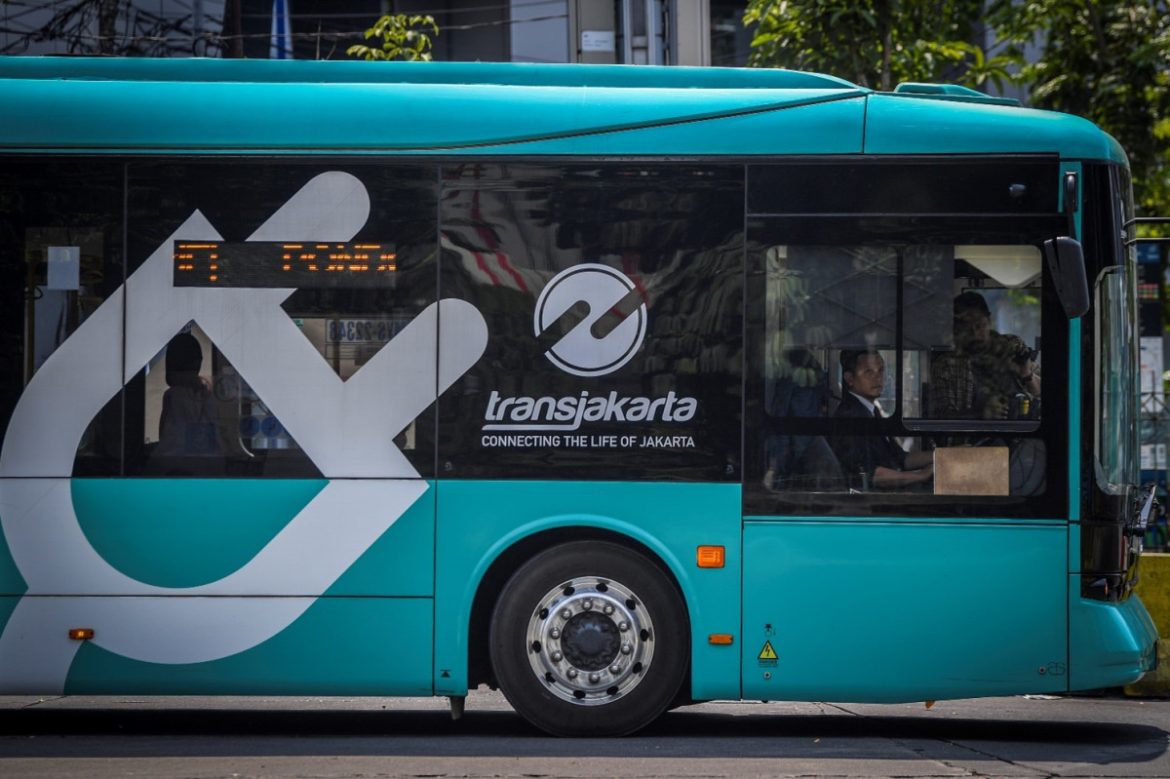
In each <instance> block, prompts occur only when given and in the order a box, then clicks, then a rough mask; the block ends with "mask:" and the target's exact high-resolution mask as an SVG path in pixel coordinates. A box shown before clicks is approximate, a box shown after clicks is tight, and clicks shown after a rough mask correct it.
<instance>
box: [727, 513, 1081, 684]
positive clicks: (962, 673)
mask: <svg viewBox="0 0 1170 779" xmlns="http://www.w3.org/2000/svg"><path fill="white" fill-rule="evenodd" d="M1066 535H1067V530H1066V528H1065V527H1064V526H1063V525H1059V524H1055V523H1053V524H1050V525H1038V524H1030V525H1021V524H1014V523H1013V524H1003V525H993V524H986V525H941V524H933V523H921V524H914V523H905V524H896V523H888V522H881V521H873V520H870V521H864V520H862V521H849V520H844V521H842V520H829V521H815V520H810V521H805V520H795V521H793V520H788V521H784V522H775V521H773V522H750V521H749V522H748V523H747V526H746V527H745V531H744V587H743V589H744V629H743V630H744V641H743V649H742V653H743V666H744V682H743V688H744V697H745V698H761V699H771V700H775V699H785V700H840V701H870V702H882V703H892V702H899V701H915V700H932V699H943V698H961V697H974V696H986V695H1002V694H1009V693H1026V692H1050V691H1061V690H1064V689H1066V685H1067V681H1068V680H1067V676H1066V675H1065V664H1066V658H1067V656H1068V655H1067V638H1066V622H1065V614H1064V608H1063V604H1064V603H1065V592H1064V589H1063V582H1064V581H1065V580H1066V575H1065V571H1066V569H1065V543H1066Z"/></svg>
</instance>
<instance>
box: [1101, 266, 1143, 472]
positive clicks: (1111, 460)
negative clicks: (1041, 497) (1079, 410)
mask: <svg viewBox="0 0 1170 779" xmlns="http://www.w3.org/2000/svg"><path fill="white" fill-rule="evenodd" d="M1096 298H1097V299H1096V301H1095V304H1094V306H1093V308H1094V309H1095V310H1096V312H1097V313H1096V330H1097V334H1096V337H1097V342H1098V343H1099V344H1100V347H1099V350H1098V354H1099V355H1100V356H1099V357H1098V358H1097V359H1098V360H1099V363H1098V365H1097V366H1096V371H1095V373H1096V374H1097V404H1096V406H1097V407H1096V411H1097V414H1096V418H1097V429H1096V431H1095V432H1096V441H1095V442H1094V443H1095V449H1096V452H1097V457H1096V461H1097V462H1096V468H1095V471H1096V477H1097V484H1098V486H1099V487H1100V488H1101V489H1102V490H1103V491H1105V492H1106V493H1108V494H1111V495H1120V494H1122V493H1123V492H1124V491H1125V489H1126V488H1127V486H1128V485H1132V484H1137V483H1138V477H1139V471H1138V467H1139V463H1138V462H1137V461H1136V460H1135V458H1134V457H1133V456H1132V454H1131V453H1132V452H1135V451H1137V442H1136V441H1135V440H1134V438H1135V436H1136V431H1137V424H1136V420H1137V399H1138V392H1137V387H1136V385H1135V382H1134V377H1135V376H1137V375H1139V374H1138V370H1137V361H1138V356H1137V354H1136V349H1135V348H1134V347H1135V344H1136V342H1137V335H1136V333H1135V332H1134V331H1135V329H1136V327H1137V313H1136V309H1137V301H1136V293H1135V290H1134V284H1133V277H1132V276H1131V275H1130V274H1129V273H1127V272H1126V267H1125V266H1116V267H1113V268H1110V269H1109V270H1108V271H1107V272H1106V273H1104V274H1102V276H1101V278H1100V280H1098V282H1097V290H1096ZM1127 368H1128V369H1127Z"/></svg>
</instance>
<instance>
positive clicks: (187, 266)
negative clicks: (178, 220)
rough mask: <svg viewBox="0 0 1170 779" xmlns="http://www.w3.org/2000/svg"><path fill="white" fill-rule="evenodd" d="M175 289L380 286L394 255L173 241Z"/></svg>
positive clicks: (333, 247)
mask: <svg viewBox="0 0 1170 779" xmlns="http://www.w3.org/2000/svg"><path fill="white" fill-rule="evenodd" d="M174 267H175V286H176V287H250V288H265V287H287V288H297V289H304V288H306V287H325V288H354V287H386V286H390V285H392V284H393V279H394V273H395V271H397V270H398V254H397V252H396V251H395V247H394V245H393V244H384V243H308V242H298V243H283V242H277V241H247V242H242V243H227V242H221V241H198V242H196V241H175V266H174Z"/></svg>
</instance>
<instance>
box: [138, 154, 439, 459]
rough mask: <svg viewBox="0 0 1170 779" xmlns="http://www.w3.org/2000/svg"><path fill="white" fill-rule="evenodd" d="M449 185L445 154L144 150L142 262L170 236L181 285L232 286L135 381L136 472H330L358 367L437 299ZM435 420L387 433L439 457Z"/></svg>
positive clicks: (411, 454) (410, 454)
mask: <svg viewBox="0 0 1170 779" xmlns="http://www.w3.org/2000/svg"><path fill="white" fill-rule="evenodd" d="M436 189H437V185H436V181H435V170H434V168H433V167H430V166H393V165H377V166H360V165H359V166H345V167H344V168H343V167H342V166H325V165H296V164H280V165H272V164H256V165H241V164H238V163H237V164H232V165H222V164H217V163H208V164H201V163H191V164H169V163H168V164H162V163H140V164H135V165H133V166H131V173H130V198H129V214H130V224H129V237H130V243H131V256H130V258H129V263H130V265H131V266H132V268H134V269H136V268H137V267H138V266H139V265H141V264H142V263H143V262H145V261H146V258H148V257H154V256H158V255H157V253H158V252H159V251H165V252H167V259H168V262H169V263H170V264H171V267H170V275H171V282H172V283H173V284H174V285H175V287H176V288H178V289H181V290H183V291H184V293H185V294H187V293H189V294H191V295H199V294H201V293H203V292H204V290H208V291H209V292H210V291H214V294H217V295H220V296H219V297H217V298H215V299H216V300H217V301H220V302H219V303H218V307H217V308H214V309H213V310H212V311H210V312H208V313H207V316H218V317H219V319H217V320H212V321H211V322H204V321H202V320H198V319H197V320H196V321H194V322H189V323H187V324H186V325H185V326H184V327H183V328H182V332H181V333H179V334H173V335H172V336H171V338H170V339H169V343H168V345H167V347H166V348H165V349H163V350H160V352H159V354H157V355H156V356H155V358H154V359H153V360H152V362H151V363H150V365H149V366H148V367H147V368H146V369H145V370H144V371H143V372H142V373H140V374H139V378H137V379H136V380H135V381H134V382H132V385H131V387H132V388H128V390H129V391H128V393H127V396H126V408H127V410H128V413H127V419H126V436H125V438H126V447H127V452H126V463H127V465H126V470H127V472H128V473H130V474H142V475H150V476H156V475H161V476H180V475H182V476H240V477H316V476H320V475H321V474H320V471H319V470H318V465H317V462H316V461H315V460H314V459H313V457H314V456H316V454H315V453H317V452H322V451H324V449H326V448H328V446H329V443H328V442H329V440H330V438H331V437H334V438H337V439H338V440H342V439H343V438H344V436H345V435H348V434H349V433H347V431H346V430H345V429H335V426H336V425H342V426H343V427H344V424H345V423H346V420H347V419H349V418H350V417H354V418H356V417H357V416H358V415H359V414H362V413H364V412H363V411H362V409H361V408H358V407H356V406H354V407H351V404H349V403H346V402H344V401H343V399H344V398H345V397H346V396H345V394H344V392H343V391H342V389H343V387H347V386H352V385H346V384H344V382H347V381H349V380H350V379H352V378H353V377H354V376H355V375H356V374H358V373H359V372H360V371H361V370H362V368H363V367H364V366H366V365H367V364H369V363H370V361H371V360H372V359H373V357H374V355H376V354H378V353H379V352H381V351H382V350H383V349H384V348H386V347H387V345H388V344H389V343H390V342H391V341H392V340H393V339H394V338H395V337H396V336H398V335H399V333H401V331H402V330H403V329H404V328H405V327H406V326H407V325H408V324H409V323H410V322H412V321H414V319H415V318H416V317H418V315H419V314H420V313H421V312H422V311H423V310H424V309H426V308H427V307H428V306H430V305H431V304H433V303H434V302H435V298H436V287H437V282H436V266H435V262H436V259H435V246H436V243H435V235H436V222H435V205H436V204H435V196H436ZM292 204H295V206H294V205H292ZM289 208H293V209H294V211H295V213H297V214H299V216H298V217H297V218H296V219H292V218H283V217H281V214H283V213H285V212H286V211H287V210H288V209H289ZM204 220H205V221H206V223H207V224H209V225H210V228H197V230H193V229H192V227H191V226H190V225H191V224H196V225H198V224H199V223H200V222H201V221H204ZM271 224H275V225H276V227H271V226H270V227H265V225H271ZM180 229H181V230H182V232H181V233H180V232H176V231H178V230H180ZM210 229H214V231H215V232H216V233H218V235H219V238H218V239H214V240H213V239H211V238H203V237H201V235H200V233H202V234H204V235H206V234H209V233H210ZM193 232H195V234H192V233H193ZM257 237H258V240H252V239H253V238H257ZM138 294H140V295H148V294H149V292H147V291H142V292H139V293H138ZM136 304H137V305H138V306H139V307H138V308H137V309H135V310H139V311H141V310H149V309H150V308H151V306H152V305H154V303H153V301H150V300H146V299H141V301H140V302H139V300H137V299H135V300H131V301H130V302H129V304H128V305H130V306H131V307H133V306H135V305H136ZM225 322H226V323H237V322H238V323H239V324H238V326H237V325H236V324H229V325H227V326H225V324H224V323H225ZM216 333H218V335H215V334H216ZM237 333H239V335H238V336H237ZM217 337H218V338H220V339H221V340H222V341H223V342H222V343H217V342H216V338H217ZM274 340H275V341H279V346H275V345H274V343H273V341H274ZM419 369H420V370H423V371H427V369H426V367H425V365H423V366H421V367H420V368H419ZM431 370H433V369H431ZM428 372H429V371H428ZM334 376H335V377H336V379H334V378H333V377H334ZM334 390H336V394H331V393H333V392H334ZM282 391H284V392H287V393H288V394H287V395H286V396H285V397H283V398H281V397H280V395H281V392H282ZM392 395H393V393H392V391H391V390H390V389H388V390H387V393H386V398H387V402H391V400H390V399H391V397H392ZM359 405H360V404H359ZM278 407H279V408H280V409H282V411H278V410H277V409H278ZM282 414H283V416H282ZM286 417H287V418H286ZM433 429H434V409H433V405H432V406H431V407H430V408H427V409H425V410H424V411H422V412H421V414H420V415H419V416H418V417H417V418H415V419H414V420H412V421H409V422H408V423H406V426H405V428H404V429H403V430H401V431H395V432H389V431H388V432H387V433H386V435H385V448H386V449H387V450H389V449H390V448H391V447H393V448H396V449H397V450H398V451H400V452H402V453H403V454H404V455H405V456H406V458H407V460H409V461H410V463H411V464H412V466H413V467H414V468H415V470H416V471H418V472H419V473H421V474H424V475H426V474H430V473H433V469H434V448H433ZM428 430H429V431H430V432H429V433H428V432H427V431H428ZM298 435H299V436H300V438H301V440H299V441H298ZM339 445H340V444H339ZM371 446H380V444H371ZM314 447H315V448H314ZM361 467H362V466H355V465H347V466H346V468H355V469H357V470H359V471H360V469H361ZM329 475H330V476H349V475H357V472H356V471H355V472H354V473H349V472H346V473H332V472H331V473H330V474H329Z"/></svg>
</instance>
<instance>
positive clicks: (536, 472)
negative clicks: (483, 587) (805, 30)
mask: <svg viewBox="0 0 1170 779" xmlns="http://www.w3.org/2000/svg"><path fill="white" fill-rule="evenodd" d="M742 176H743V169H742V168H739V167H732V168H720V167H708V166H691V165H671V166H665V165H645V166H638V165H630V164H613V165H605V164H596V165H564V166H549V165H464V166H450V167H447V168H445V169H444V174H443V194H442V217H441V222H442V224H441V240H442V247H443V258H442V278H441V293H442V296H443V297H457V298H462V299H463V300H466V301H468V302H470V303H472V304H473V305H474V306H475V307H476V308H477V309H478V310H479V311H480V312H481V314H482V315H483V317H484V318H485V320H486V323H487V329H488V345H487V349H486V351H485V353H484V355H483V357H482V358H481V359H480V361H479V362H478V363H477V364H476V365H475V366H474V367H473V368H472V370H471V371H470V372H469V373H468V374H467V375H466V376H465V377H464V379H463V380H461V381H459V382H457V383H456V384H455V385H454V386H453V387H452V388H451V390H450V391H448V392H447V393H446V394H445V395H443V396H442V398H441V400H440V452H439V461H440V463H441V467H442V468H443V471H444V473H447V474H450V475H453V476H456V477H489V478H490V477H508V478H546V479H554V478H555V479H704V480H737V479H738V478H739V470H738V462H739V455H740V435H739V428H740V386H741V377H740V369H739V366H740V362H741V339H742V335H741V329H742V318H741V317H742V313H741V307H742V304H741V301H742V296H743V287H742V278H743V275H742V258H743V238H742V225H743V216H742V204H743V194H742Z"/></svg>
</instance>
